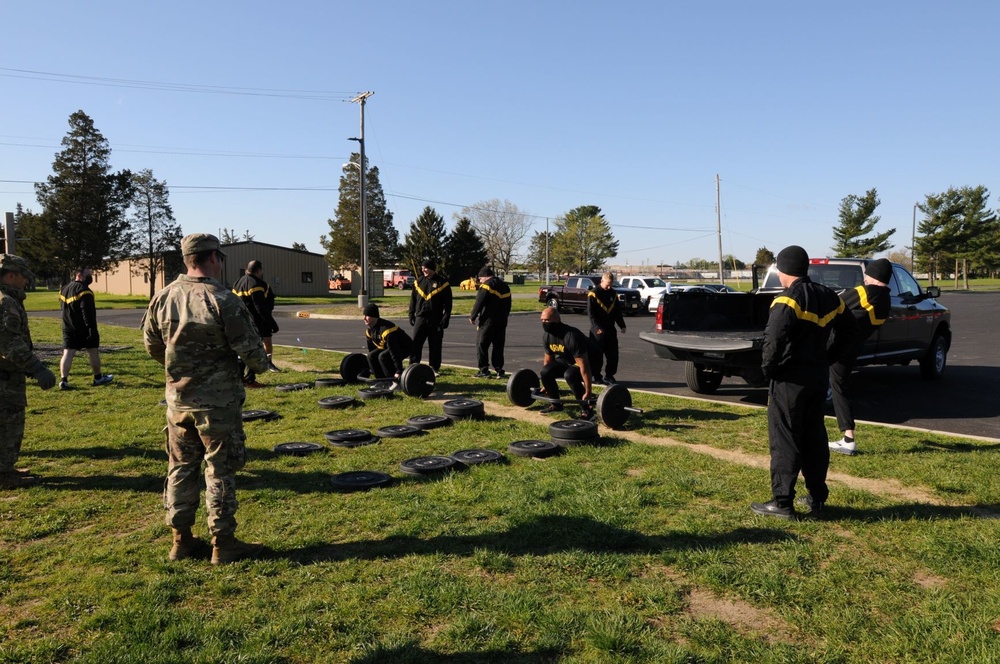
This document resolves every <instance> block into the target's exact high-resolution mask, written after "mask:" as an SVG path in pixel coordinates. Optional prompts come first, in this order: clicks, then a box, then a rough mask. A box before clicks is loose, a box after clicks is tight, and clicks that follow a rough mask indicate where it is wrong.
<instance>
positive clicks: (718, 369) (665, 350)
mask: <svg viewBox="0 0 1000 664" xmlns="http://www.w3.org/2000/svg"><path fill="white" fill-rule="evenodd" d="M866 263H867V260H866V259H850V258H846V259H813V260H812V261H811V262H810V268H809V276H810V278H812V279H813V281H817V282H819V283H823V284H826V285H828V286H830V287H831V288H834V289H836V290H843V289H845V288H853V287H855V286H857V285H859V284H861V283H862V280H863V276H864V273H863V268H864V265H865V264H866ZM776 282H777V277H776V276H775V275H774V270H773V268H772V270H771V272H769V273H768V275H767V277H766V278H765V281H764V286H763V287H762V288H761V289H760V291H758V292H755V293H750V294H743V293H737V294H721V293H669V294H668V295H667V296H666V297H665V298H664V301H663V303H662V304H661V306H660V308H659V309H658V310H657V314H656V324H655V326H654V328H653V329H652V330H650V331H649V332H642V333H640V334H639V338H640V339H642V340H643V341H646V342H648V343H650V344H652V346H653V350H654V352H655V353H656V356H657V357H661V358H664V359H668V360H677V361H682V362H686V363H687V366H686V367H685V377H686V379H687V384H688V387H690V388H691V389H692V390H693V391H694V392H698V393H701V394H711V393H713V392H715V391H716V390H717V389H718V387H719V385H720V384H721V382H722V379H723V377H726V376H739V377H741V378H743V379H744V380H745V381H746V382H747V383H749V384H750V385H752V386H763V385H765V384H766V382H765V381H764V375H763V372H762V371H761V366H760V365H761V348H762V346H763V341H764V328H765V326H766V325H767V317H768V313H769V309H770V306H771V302H772V301H773V299H774V296H775V295H776V294H777V293H778V292H780V291H781V288H780V285H777V286H775V285H774V284H776ZM889 290H890V296H891V302H892V306H891V311H890V314H889V318H888V319H887V320H886V322H885V324H884V325H882V326H881V327H879V328H878V329H877V331H876V332H875V333H874V334H872V335H871V336H870V337H869V338H868V339H867V340H866V342H865V345H864V347H863V348H862V349H861V352H860V354H859V355H858V359H857V366H865V365H871V364H909V363H910V362H912V361H913V360H917V361H919V363H920V370H921V374H922V375H923V376H924V377H925V378H940V377H941V374H942V373H943V372H944V367H945V363H946V358H947V354H948V349H949V347H950V346H951V316H950V314H949V312H948V310H947V309H946V308H945V307H943V306H941V305H940V304H938V303H937V302H936V301H935V300H934V297H936V296H937V295H939V291H938V290H937V289H933V288H932V289H930V292H925V291H923V290H922V289H921V288H920V286H919V285H918V284H917V282H916V280H915V279H913V277H912V275H910V273H909V272H907V271H906V269H905V268H903V267H902V266H901V265H898V264H894V266H893V276H892V278H891V283H890V284H889Z"/></svg>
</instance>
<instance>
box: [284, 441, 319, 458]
mask: <svg viewBox="0 0 1000 664" xmlns="http://www.w3.org/2000/svg"><path fill="white" fill-rule="evenodd" d="M324 449H326V448H325V447H323V446H322V445H320V444H318V443H278V444H277V445H275V446H274V451H275V453H277V454H284V455H287V456H306V455H307V454H312V453H313V452H319V451H320V450H324Z"/></svg>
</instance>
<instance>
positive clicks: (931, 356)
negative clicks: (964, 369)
mask: <svg viewBox="0 0 1000 664" xmlns="http://www.w3.org/2000/svg"><path fill="white" fill-rule="evenodd" d="M947 362H948V340H947V339H945V338H944V335H943V334H935V335H934V338H933V339H932V340H931V347H930V348H928V349H927V354H926V355H924V356H923V357H922V358H920V375H921V376H923V377H924V378H929V379H931V380H938V379H939V378H941V375H942V374H944V366H945V364H947Z"/></svg>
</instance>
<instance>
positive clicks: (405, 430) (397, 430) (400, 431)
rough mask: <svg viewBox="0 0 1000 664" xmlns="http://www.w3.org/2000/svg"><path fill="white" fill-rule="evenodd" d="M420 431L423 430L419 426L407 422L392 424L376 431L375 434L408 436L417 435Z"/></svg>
mask: <svg viewBox="0 0 1000 664" xmlns="http://www.w3.org/2000/svg"><path fill="white" fill-rule="evenodd" d="M420 431H421V430H420V429H418V428H417V427H411V426H408V425H405V424H391V425H389V426H387V427H382V428H381V429H378V430H377V431H375V435H376V436H381V437H382V438H406V437H407V436H415V435H417V434H418V433H420Z"/></svg>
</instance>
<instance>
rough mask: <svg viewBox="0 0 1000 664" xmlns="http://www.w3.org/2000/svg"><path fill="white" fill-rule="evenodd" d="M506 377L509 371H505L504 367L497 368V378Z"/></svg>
mask: <svg viewBox="0 0 1000 664" xmlns="http://www.w3.org/2000/svg"><path fill="white" fill-rule="evenodd" d="M506 377H507V372H506V371H504V370H503V369H497V378H499V379H500V380H503V379H504V378H506Z"/></svg>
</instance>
